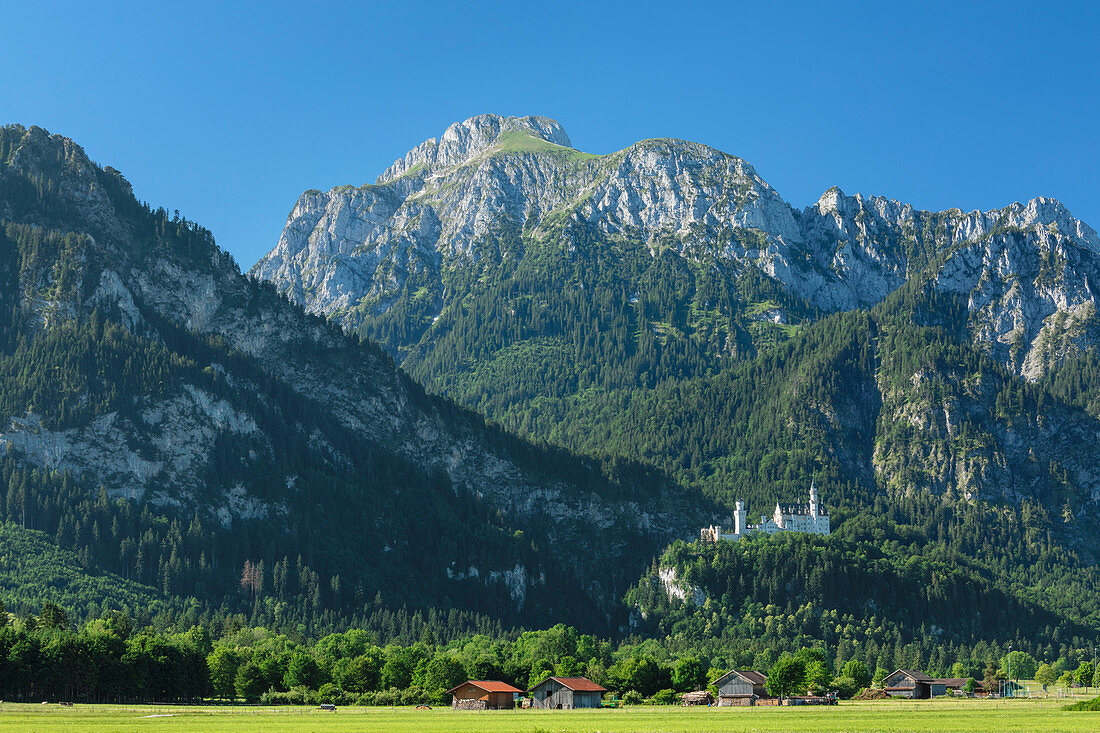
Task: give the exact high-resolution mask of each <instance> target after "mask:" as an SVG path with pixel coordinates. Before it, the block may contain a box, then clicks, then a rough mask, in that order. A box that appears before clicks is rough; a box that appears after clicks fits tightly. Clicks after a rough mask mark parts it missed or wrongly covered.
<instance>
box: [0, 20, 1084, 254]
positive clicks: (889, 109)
mask: <svg viewBox="0 0 1100 733" xmlns="http://www.w3.org/2000/svg"><path fill="white" fill-rule="evenodd" d="M898 5H900V4H898V3H856V2H846V3H838V2H835V1H834V2H827V3H826V2H822V3H780V2H759V1H758V2H754V3H751V4H740V3H733V2H722V3H669V4H661V3H621V4H620V3H577V4H574V3H568V2H554V3H540V2H532V1H528V2H520V3H481V2H468V3H456V2H446V3H415V2H405V3H394V2H389V3H367V2H362V3H320V2H319V3H303V2H296V3H280V2H267V3H256V4H255V5H251V6H246V5H238V4H234V3H230V2H224V3H199V2H191V3H186V4H182V3H181V4H178V5H173V4H169V3H123V2H118V3H104V4H100V3H96V4H92V3H47V2H40V3H18V4H15V3H7V4H5V8H4V13H3V26H2V28H0V59H2V60H3V63H2V64H0V122H5V123H6V122H20V123H23V124H27V125H31V124H35V125H39V126H42V127H45V128H47V129H49V130H51V131H52V132H57V133H61V134H64V135H66V136H69V137H72V138H74V139H75V140H76V141H77V142H78V143H80V144H82V145H83V146H84V148H85V149H86V150H87V151H88V153H89V154H90V155H91V156H92V158H93V159H95V160H97V161H99V162H100V163H102V164H105V165H107V164H109V165H113V166H115V167H116V168H118V169H119V170H121V171H122V172H123V173H124V174H125V175H126V176H127V177H128V178H129V179H130V181H131V182H132V183H133V184H134V190H135V192H136V193H137V195H138V197H139V198H141V199H144V200H146V201H149V202H150V203H151V204H153V205H154V206H164V207H166V208H168V209H169V210H172V209H179V210H180V212H181V213H183V214H184V215H185V216H187V217H188V218H190V219H194V220H196V221H198V222H200V223H201V224H203V225H205V226H207V227H208V228H210V229H211V230H213V232H214V235H215V237H216V238H217V240H218V242H219V243H220V244H221V245H222V246H223V247H225V248H226V249H228V250H229V251H230V252H232V253H233V254H234V255H235V256H236V257H237V259H238V260H239V261H240V262H241V264H242V266H244V267H249V266H251V265H252V263H254V262H255V261H256V260H257V259H258V258H259V257H260V256H261V255H263V254H264V253H265V252H266V251H267V250H268V249H270V248H271V247H272V246H273V245H274V244H275V242H276V241H277V239H278V236H279V232H280V230H281V228H282V225H283V223H284V221H285V218H286V214H287V212H288V211H289V210H290V208H291V207H292V206H293V204H294V201H295V199H296V198H297V196H298V194H299V193H300V192H301V191H303V190H305V189H307V188H322V189H324V188H329V187H331V186H335V185H340V184H347V183H351V184H360V183H366V182H371V181H373V180H374V178H375V176H376V175H377V174H378V173H380V172H381V171H382V170H383V169H384V168H385V167H386V166H387V165H389V164H390V163H391V162H392V161H393V160H394V159H395V158H397V157H399V156H401V155H403V154H404V153H405V151H406V150H408V149H409V148H411V147H413V146H414V145H416V144H418V143H419V142H421V141H422V140H423V139H425V138H427V137H432V136H436V135H439V134H440V133H441V132H442V131H443V130H444V129H445V128H446V127H447V125H448V124H450V123H451V122H454V121H456V120H461V119H465V118H467V117H470V116H472V115H475V114H479V113H483V112H497V113H501V114H543V115H547V116H549V117H554V118H556V119H558V120H559V121H560V122H561V123H562V124H563V125H564V126H565V129H566V130H567V131H568V132H569V134H570V136H571V138H572V140H573V143H574V145H576V146H577V147H578V148H580V149H582V150H586V151H590V152H597V153H602V152H610V151H613V150H617V149H620V148H623V147H625V146H627V145H629V144H630V143H632V142H634V141H636V140H639V139H642V138H647V137H663V136H669V137H680V138H685V139H689V140H696V141H699V142H703V143H707V144H709V145H713V146H714V147H717V148H720V149H722V150H726V151H728V152H731V153H734V154H736V155H739V156H741V157H743V158H745V159H747V160H748V161H750V162H751V163H752V164H753V165H754V166H755V167H756V169H757V171H758V172H759V173H760V174H761V175H762V176H763V177H764V178H765V179H766V180H767V181H769V182H770V183H771V184H772V185H773V186H775V187H776V188H777V189H778V190H779V192H780V194H781V195H783V197H784V198H786V199H787V201H789V202H790V203H791V204H793V205H795V206H805V205H808V204H810V203H812V202H814V201H816V200H817V198H818V196H820V194H821V193H822V192H823V191H825V189H827V188H828V187H829V186H831V185H834V184H835V185H839V186H840V187H841V188H843V189H844V190H845V191H846V192H848V193H854V192H856V191H860V192H863V193H874V194H884V195H889V196H892V197H894V198H899V199H902V200H905V201H909V202H911V203H913V204H914V205H916V206H918V207H921V208H928V209H943V208H949V207H952V206H959V207H961V208H963V209H974V208H982V209H986V208H992V207H995V206H1001V205H1004V204H1007V203H1009V202H1012V201H1016V200H1026V199H1029V198H1031V197H1034V196H1040V195H1047V196H1054V197H1056V198H1059V199H1061V200H1062V201H1063V202H1064V203H1065V204H1066V205H1067V206H1068V207H1069V208H1070V209H1071V210H1072V211H1073V212H1074V214H1076V215H1077V216H1078V217H1080V218H1082V219H1084V220H1085V221H1088V222H1089V223H1090V224H1091V225H1092V226H1093V227H1097V228H1100V176H1098V175H1097V169H1098V164H1100V124H1098V120H1100V115H1098V113H1100V61H1098V55H1097V48H1096V41H1097V38H1098V36H1100V10H1098V7H1100V6H1098V5H1095V4H1091V3H1079V4H1070V3H1066V4H1057V3H1044V4H1042V5H1041V6H1040V5H1039V4H1027V3H1016V2H1011V1H1010V0H1006V1H1005V2H997V3H934V2H933V3H914V4H913V7H911V8H909V9H897V8H896V6H898Z"/></svg>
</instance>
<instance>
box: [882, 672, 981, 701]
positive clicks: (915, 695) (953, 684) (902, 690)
mask: <svg viewBox="0 0 1100 733" xmlns="http://www.w3.org/2000/svg"><path fill="white" fill-rule="evenodd" d="M966 680H967V678H966V677H939V678H932V677H929V676H928V675H926V674H924V673H923V672H914V671H913V670H910V669H899V670H897V671H896V672H894V673H893V674H891V675H888V676H887V677H886V678H885V679H884V680H883V681H882V685H883V689H885V690H886V692H887V693H889V694H890V696H891V697H907V698H912V699H918V700H923V699H926V698H929V697H939V696H940V695H953V694H958V693H961V692H962V688H963V685H965V684H966ZM977 691H979V692H980V691H981V685H979V686H978V690H977Z"/></svg>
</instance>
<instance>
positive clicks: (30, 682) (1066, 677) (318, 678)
mask: <svg viewBox="0 0 1100 733" xmlns="http://www.w3.org/2000/svg"><path fill="white" fill-rule="evenodd" d="M428 631H429V630H428V629H427V628H426V629H425V635H424V638H422V639H420V640H416V641H409V642H405V643H395V642H392V641H391V642H389V643H386V642H383V641H381V640H380V638H379V636H378V635H377V634H375V633H372V632H369V631H365V630H362V629H353V630H349V631H346V632H343V633H334V634H328V635H325V636H322V637H320V638H317V639H315V640H313V641H308V640H306V639H303V638H302V637H299V636H296V635H284V634H278V633H275V632H272V631H269V630H267V629H265V628H262V627H251V626H233V625H229V626H225V627H222V628H217V627H212V626H209V625H205V624H200V625H194V626H190V627H187V628H186V629H182V627H176V628H169V629H163V630H159V631H158V630H156V629H153V628H151V627H140V626H138V625H137V624H136V623H135V622H134V621H133V619H131V618H130V617H129V616H128V615H125V614H118V613H110V614H105V615H103V616H102V617H99V618H95V619H91V620H89V621H87V622H86V623H84V624H82V625H80V626H79V627H76V626H74V625H73V623H72V622H71V621H70V620H69V618H68V617H67V615H66V613H65V612H64V611H63V610H62V609H61V608H59V607H58V606H56V605H53V604H50V603H47V604H46V605H44V606H43V607H42V608H41V609H40V610H39V612H38V613H37V614H34V615H29V616H24V617H15V616H12V615H11V614H7V613H4V612H3V611H2V609H0V695H2V696H3V699H6V700H26V701H35V702H37V701H40V700H43V699H45V700H76V701H88V702H105V701H124V702H126V701H133V702H138V701H157V702H177V701H178V702H183V701H196V700H199V699H211V698H215V699H223V700H238V701H239V700H243V701H263V702H265V703H314V704H315V703H317V702H336V703H341V704H346V703H358V704H365V705H374V704H385V705H394V704H414V703H423V702H426V703H431V704H441V703H444V704H445V703H446V702H448V701H449V697H448V696H447V695H446V694H445V691H446V690H447V689H449V688H450V687H453V686H455V685H458V684H459V683H461V682H463V681H465V680H466V679H500V680H504V681H507V682H510V683H511V684H514V685H516V686H517V687H519V688H520V689H526V688H528V687H531V686H533V685H536V684H538V683H539V682H541V681H542V680H543V679H545V678H546V677H548V676H550V675H559V676H577V675H584V676H587V677H589V678H590V679H592V680H593V681H595V682H597V683H598V684H601V685H603V686H604V687H606V688H607V689H608V690H609V691H610V694H612V695H616V696H620V697H621V698H622V699H624V700H626V701H628V702H631V701H634V702H637V701H641V700H642V699H644V698H648V699H649V700H650V701H651V702H657V703H671V702H675V701H676V700H677V699H678V694H679V693H682V692H687V691H691V690H698V689H707V687H708V685H710V686H711V689H712V690H713V682H714V681H715V680H716V679H717V678H718V677H720V676H721V675H723V674H724V673H725V672H726V671H727V670H729V669H731V668H737V669H749V668H755V669H759V670H761V671H763V672H765V673H766V674H768V676H769V681H768V689H769V692H771V693H772V694H775V695H781V696H785V695H790V694H798V693H804V692H807V691H809V692H817V693H824V692H828V691H833V690H837V691H840V692H841V694H843V695H850V694H852V693H854V692H855V691H856V690H858V689H861V688H863V687H866V686H869V685H871V684H880V683H881V680H882V678H883V677H884V676H885V675H886V674H888V673H889V672H891V671H893V670H894V669H895V668H897V667H898V666H908V667H913V668H918V669H923V670H925V671H927V672H929V673H930V674H933V675H936V676H954V677H968V676H969V677H975V678H976V679H977V680H983V681H985V682H986V683H990V682H993V681H995V680H1003V679H1008V678H1009V675H1010V674H1011V678H1012V679H1032V678H1035V679H1037V680H1038V681H1040V682H1044V683H1048V684H1049V683H1057V682H1060V683H1062V684H1068V683H1070V682H1080V683H1083V684H1085V685H1086V686H1089V685H1095V684H1097V683H1098V682H1100V679H1097V677H1098V675H1097V672H1096V670H1095V669H1094V668H1093V666H1092V663H1091V661H1089V659H1088V658H1087V654H1085V653H1083V652H1082V651H1081V650H1076V649H1074V648H1064V649H1062V650H1061V652H1060V653H1059V654H1058V655H1055V656H1043V657H1040V658H1038V659H1037V658H1036V657H1034V656H1032V655H1031V654H1030V653H1028V652H1025V651H1021V650H1016V651H1013V652H1011V654H1009V653H1008V652H1007V651H1006V650H1004V649H1003V647H1000V646H998V645H986V646H974V647H949V648H946V649H945V650H944V651H943V653H939V654H936V655H933V656H934V657H935V661H928V662H927V663H925V664H912V662H914V661H922V660H915V659H914V658H913V657H911V656H910V655H909V654H908V651H907V650H906V649H904V648H903V649H901V650H899V651H897V652H895V651H894V650H892V649H890V648H886V649H884V650H883V651H882V652H880V653H878V654H874V653H868V654H864V651H867V650H862V649H858V648H853V647H851V646H849V647H845V646H843V645H824V644H817V645H813V646H806V647H800V648H799V647H793V648H792V647H790V646H789V645H784V647H783V648H784V649H785V650H784V651H780V649H779V648H774V647H765V648H763V649H760V650H759V651H755V652H754V650H753V649H754V648H753V647H750V646H745V645H743V644H740V643H729V642H728V640H724V641H723V643H722V644H721V645H718V646H711V647H709V648H707V649H705V650H704V649H703V648H700V647H690V646H683V645H682V644H679V643H673V642H672V640H671V639H666V640H665V641H664V642H662V641H660V640H657V639H648V640H645V641H641V640H629V639H628V640H625V641H623V642H621V643H619V644H617V645H616V644H613V643H611V642H609V641H607V640H604V639H600V638H598V637H594V636H589V635H586V634H581V633H579V632H577V630H576V629H574V628H573V627H570V626H564V625H557V626H554V627H552V628H549V629H545V630H541V631H526V632H522V633H518V634H509V635H503V636H492V635H480V634H477V635H464V636H460V637H457V638H454V639H452V640H450V641H447V642H443V641H440V640H437V639H434V638H432V635H431V634H430V633H428Z"/></svg>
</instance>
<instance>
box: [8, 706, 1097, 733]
mask: <svg viewBox="0 0 1100 733" xmlns="http://www.w3.org/2000/svg"><path fill="white" fill-rule="evenodd" d="M1066 702H1068V701H1065V700H1054V699H1050V700H1012V701H989V700H963V701H921V702H900V701H896V702H895V701H887V702H876V703H845V704H841V705H839V706H837V707H832V708H798V707H795V708H721V709H717V708H702V709H699V708H679V707H629V708H624V709H620V710H570V711H558V710H553V711H546V710H543V711H535V710H516V711H493V712H452V711H451V710H450V709H449V708H444V709H439V710H430V711H425V710H413V709H410V708H396V709H394V708H352V707H348V708H340V709H339V710H337V711H336V712H335V713H326V712H322V711H319V710H314V709H312V708H265V707H244V706H238V707H228V706H222V707H182V706H125V705H76V706H75V707H72V708H62V707H60V706H58V705H29V704H28V705H20V704H12V703H4V704H0V731H20V732H21V733H31V732H35V731H41V732H43V733H45V732H47V731H74V732H77V733H79V732H80V731H94V732H97V733H98V732H101V731H102V732H105V731H211V732H212V731H264V732H265V733H266V732H267V731H272V732H275V733H279V732H281V731H295V732H297V731H321V732H323V733H340V732H342V731H410V732H412V731H416V732H417V733H419V732H420V731H424V732H425V733H437V732H438V733H449V732H451V731H454V732H456V733H458V732H461V733H469V732H472V731H478V732H480V731H486V732H488V733H492V732H494V731H500V732H504V731H526V732H527V733H561V732H563V731H564V732H566V733H574V732H575V733H595V732H596V731H600V732H602V733H619V732H621V733H627V732H630V733H635V732H637V733H650V732H652V733H658V732H660V733H671V732H673V731H684V732H685V733H687V732H691V733H704V732H709V731H715V732H717V731H883V732H886V731H937V732H939V731H968V732H969V731H1009V730H1011V731H1013V732H1014V733H1015V732H1017V731H1021V732H1022V731H1096V730H1100V713H1071V712H1066V711H1063V710H1062V709H1061V708H1062V706H1063V705H1065V704H1066Z"/></svg>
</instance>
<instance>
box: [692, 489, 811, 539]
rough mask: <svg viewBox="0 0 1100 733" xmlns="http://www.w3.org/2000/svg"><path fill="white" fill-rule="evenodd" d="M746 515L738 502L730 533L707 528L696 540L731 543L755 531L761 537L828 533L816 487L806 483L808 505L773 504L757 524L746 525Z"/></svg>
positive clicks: (702, 530)
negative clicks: (760, 533) (808, 492)
mask: <svg viewBox="0 0 1100 733" xmlns="http://www.w3.org/2000/svg"><path fill="white" fill-rule="evenodd" d="M746 514H747V512H746V511H745V505H744V503H743V502H742V501H741V500H740V499H738V500H737V504H736V509H735V510H734V512H733V531H732V532H724V531H722V527H721V526H719V525H711V526H710V527H703V528H702V529H701V530H699V539H701V540H703V541H704V542H717V541H718V540H729V541H735V540H739V539H741V538H742V537H744V536H745V535H748V534H754V533H756V532H763V533H764V534H775V533H776V532H809V533H811V534H829V512H828V511H827V510H826V509H825V508H823V507H822V506H821V504H820V503H819V502H818V499H817V487H816V486H814V483H813V482H812V481H811V482H810V503H809V504H780V503H778V502H777V503H776V505H775V511H774V512H772V515H771V517H768V516H767V515H766V514H765V515H761V517H760V524H748V523H747V522H746Z"/></svg>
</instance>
